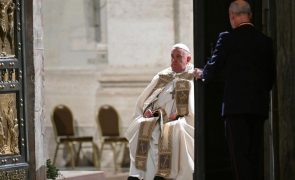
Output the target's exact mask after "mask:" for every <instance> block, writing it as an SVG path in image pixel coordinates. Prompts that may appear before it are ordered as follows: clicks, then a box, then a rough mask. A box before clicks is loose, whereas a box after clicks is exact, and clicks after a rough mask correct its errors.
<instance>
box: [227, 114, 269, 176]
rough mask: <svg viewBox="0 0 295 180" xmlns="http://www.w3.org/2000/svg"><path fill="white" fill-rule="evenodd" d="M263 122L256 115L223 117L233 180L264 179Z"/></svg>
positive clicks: (263, 119) (262, 119) (263, 120)
mask: <svg viewBox="0 0 295 180" xmlns="http://www.w3.org/2000/svg"><path fill="white" fill-rule="evenodd" d="M264 122H265V118H263V117H260V116H256V115H231V116H226V117H225V127H226V136H227V140H228V145H229V152H230V156H231V162H232V168H233V173H234V177H235V180H263V179H264V166H263V163H264V153H263V152H264V149H263V145H264V143H263V136H264Z"/></svg>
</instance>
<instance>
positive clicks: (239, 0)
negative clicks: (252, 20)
mask: <svg viewBox="0 0 295 180" xmlns="http://www.w3.org/2000/svg"><path fill="white" fill-rule="evenodd" d="M229 10H230V11H231V12H233V13H235V14H238V15H240V14H251V13H252V12H251V7H250V5H249V3H248V2H247V1H244V0H236V1H234V2H232V3H231V4H230V7H229Z"/></svg>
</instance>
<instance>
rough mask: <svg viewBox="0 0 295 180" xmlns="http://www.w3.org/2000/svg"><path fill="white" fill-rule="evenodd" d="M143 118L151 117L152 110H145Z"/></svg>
mask: <svg viewBox="0 0 295 180" xmlns="http://www.w3.org/2000/svg"><path fill="white" fill-rule="evenodd" d="M143 117H145V118H150V117H153V112H152V110H150V109H147V110H146V111H145V112H144V113H143Z"/></svg>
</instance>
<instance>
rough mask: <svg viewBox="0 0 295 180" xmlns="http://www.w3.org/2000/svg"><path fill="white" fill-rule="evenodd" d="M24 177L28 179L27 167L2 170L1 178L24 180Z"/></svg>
mask: <svg viewBox="0 0 295 180" xmlns="http://www.w3.org/2000/svg"><path fill="white" fill-rule="evenodd" d="M24 179H26V170H25V169H18V170H8V171H2V170H0V180H24Z"/></svg>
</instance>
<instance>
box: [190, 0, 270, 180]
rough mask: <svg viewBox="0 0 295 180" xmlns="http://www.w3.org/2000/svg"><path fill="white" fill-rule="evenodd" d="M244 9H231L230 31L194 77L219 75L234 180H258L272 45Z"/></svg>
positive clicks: (222, 35) (241, 3) (239, 1)
mask: <svg viewBox="0 0 295 180" xmlns="http://www.w3.org/2000/svg"><path fill="white" fill-rule="evenodd" d="M251 16H252V13H251V8H250V5H249V4H248V3H247V2H246V1H243V0H237V1H234V2H232V3H231V5H230V7H229V19H230V23H231V26H232V28H233V29H232V31H230V32H223V33H220V35H219V39H218V41H217V43H216V46H215V50H214V51H213V55H212V57H211V59H210V60H209V61H208V62H207V64H206V65H205V67H204V69H203V70H202V69H199V68H196V69H195V71H194V74H195V77H196V78H198V79H202V80H203V81H205V82H207V81H208V80H210V79H213V78H216V76H217V75H218V72H220V71H221V70H223V72H224V97H223V103H222V117H223V118H224V119H225V124H226V125H225V128H226V136H227V140H228V144H229V151H230V155H231V161H232V166H233V171H234V175H235V179H236V180H263V126H264V121H265V119H267V118H268V114H269V103H270V91H271V89H272V86H273V82H274V79H275V63H274V57H273V49H272V40H271V39H270V38H268V37H266V36H265V35H263V34H262V33H260V32H258V31H257V30H256V29H255V27H254V25H253V24H252V23H251Z"/></svg>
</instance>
